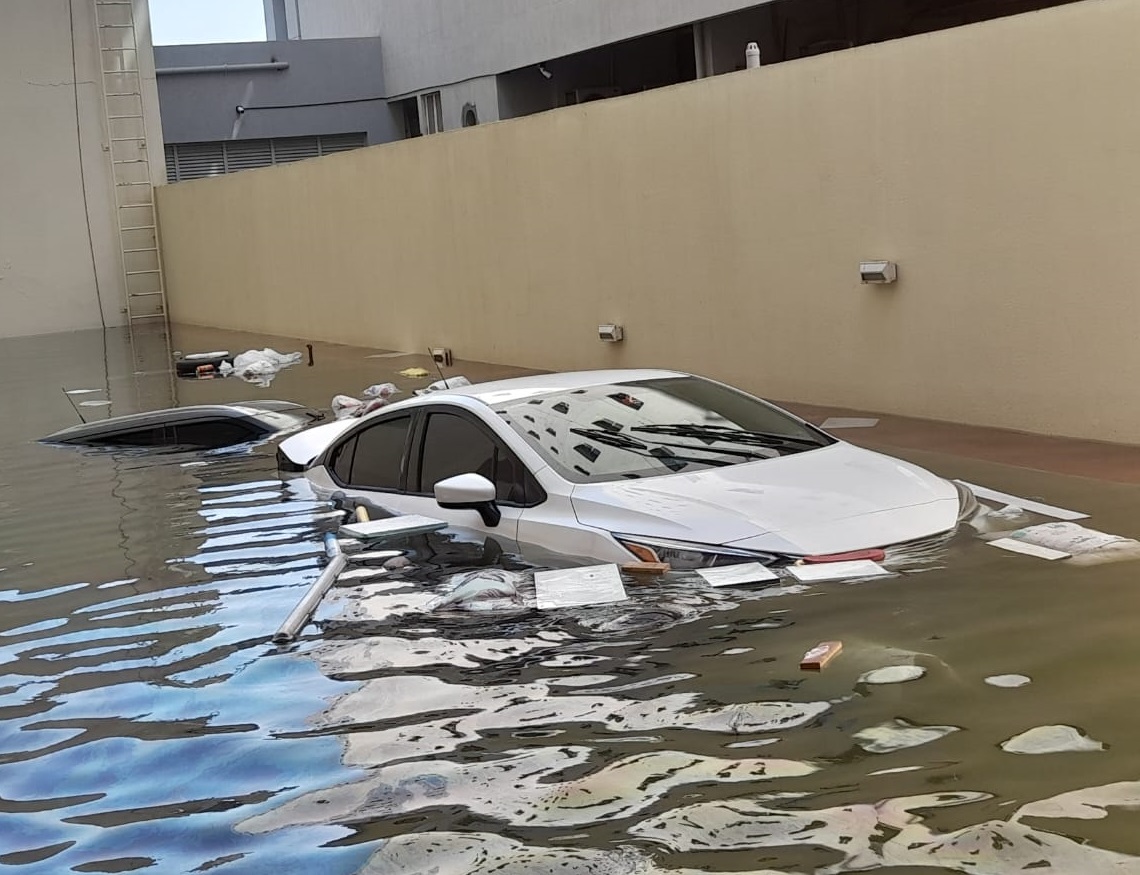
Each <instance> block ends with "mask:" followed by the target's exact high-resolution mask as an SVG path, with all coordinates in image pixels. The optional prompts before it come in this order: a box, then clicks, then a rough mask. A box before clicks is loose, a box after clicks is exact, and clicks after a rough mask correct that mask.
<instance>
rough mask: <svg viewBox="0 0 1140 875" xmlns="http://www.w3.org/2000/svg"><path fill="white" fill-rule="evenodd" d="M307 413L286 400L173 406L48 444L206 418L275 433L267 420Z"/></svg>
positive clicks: (59, 435)
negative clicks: (243, 423)
mask: <svg viewBox="0 0 1140 875" xmlns="http://www.w3.org/2000/svg"><path fill="white" fill-rule="evenodd" d="M300 410H304V408H303V407H302V406H301V405H294V404H292V403H291V402H285V401H268V402H267V401H260V402H259V401H252V402H249V403H245V404H242V403H238V404H200V405H191V406H188V407H171V408H167V409H164V410H149V411H146V412H144V413H129V414H127V415H125V416H112V417H109V418H107V419H97V420H94V421H92V422H86V423H83V424H81V425H73V426H71V427H70V428H65V429H62V430H61V431H57V432H55V433H53V434H50V435H48V436H47V437H44V438H41V440H42V441H45V442H62V441H73V440H77V439H91V438H105V437H108V436H111V435H115V434H119V433H124V432H128V431H132V430H135V429H140V428H149V427H152V426H159V425H167V424H173V423H179V422H191V421H200V420H203V419H234V420H244V421H249V420H254V421H256V422H258V423H259V424H261V425H262V427H263V428H266V429H267V430H270V431H272V426H270V425H269V424H268V423H267V422H266V419H268V418H269V417H265V414H266V413H268V414H270V415H271V416H272V415H276V414H285V415H291V414H295V413H296V412H297V411H300Z"/></svg>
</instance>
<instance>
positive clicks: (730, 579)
mask: <svg viewBox="0 0 1140 875" xmlns="http://www.w3.org/2000/svg"><path fill="white" fill-rule="evenodd" d="M697 574H698V575H699V576H700V577H701V578H703V579H704V581H705V583H707V584H708V585H709V586H746V585H748V584H751V583H769V582H771V581H775V580H779V579H780V578H779V575H777V574H776V573H775V572H774V571H772V569H771V568H766V567H765V566H763V565H761V564H760V563H759V562H749V563H747V564H745V565H723V566H721V567H719V568H702V569H700V570H699V571H698V572H697Z"/></svg>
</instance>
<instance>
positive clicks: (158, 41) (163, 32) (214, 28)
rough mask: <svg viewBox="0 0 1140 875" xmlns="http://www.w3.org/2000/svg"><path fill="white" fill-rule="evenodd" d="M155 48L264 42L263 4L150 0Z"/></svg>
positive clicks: (238, 0) (253, 0) (247, 0)
mask: <svg viewBox="0 0 1140 875" xmlns="http://www.w3.org/2000/svg"><path fill="white" fill-rule="evenodd" d="M150 18H151V27H152V29H153V31H154V44H155V45H156V46H170V45H178V44H181V43H245V42H255V41H257V40H263V39H265V7H264V6H263V4H262V2H261V0H150Z"/></svg>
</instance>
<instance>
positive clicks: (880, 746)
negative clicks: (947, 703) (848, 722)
mask: <svg viewBox="0 0 1140 875" xmlns="http://www.w3.org/2000/svg"><path fill="white" fill-rule="evenodd" d="M959 729H960V727H958V726H919V725H917V724H914V723H910V722H908V721H906V720H902V719H896V720H892V721H891V722H890V723H882V724H880V725H879V726H872V727H870V728H868V729H864V730H861V731H860V732H856V733H855V735H853V736H852V738H854V739H855V742H856V744H858V745H859V747H861V748H863V750H865V751H867V753H893V752H894V751H896V750H906V749H907V748H909V747H920V746H921V745H924V744H930V743H931V742H932V741H938V740H939V739H940V738H945V737H946V736H947V735H950V734H951V733H953V732H958V731H959Z"/></svg>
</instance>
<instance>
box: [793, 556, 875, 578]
mask: <svg viewBox="0 0 1140 875" xmlns="http://www.w3.org/2000/svg"><path fill="white" fill-rule="evenodd" d="M788 572H789V573H790V574H791V575H792V577H794V578H795V579H796V580H798V581H799V582H800V583H822V582H824V581H828V580H850V579H851V578H855V577H881V576H883V575H885V574H890V572H889V571H887V569H885V568H884V567H883V566H882V565H880V564H879V563H878V562H872V561H870V560H869V559H861V560H859V561H857V562H822V563H820V564H819V565H790V566H788Z"/></svg>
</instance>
